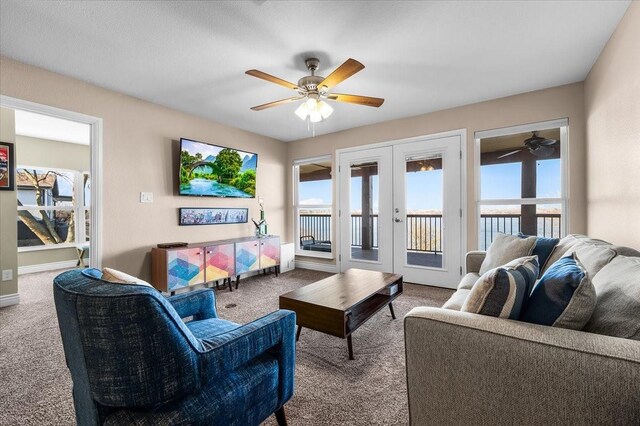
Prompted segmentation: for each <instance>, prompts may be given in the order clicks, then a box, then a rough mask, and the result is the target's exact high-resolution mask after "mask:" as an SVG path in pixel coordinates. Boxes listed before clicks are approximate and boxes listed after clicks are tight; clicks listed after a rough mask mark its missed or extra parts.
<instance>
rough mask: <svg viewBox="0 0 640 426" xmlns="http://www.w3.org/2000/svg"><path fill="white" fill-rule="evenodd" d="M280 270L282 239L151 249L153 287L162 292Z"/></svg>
mask: <svg viewBox="0 0 640 426" xmlns="http://www.w3.org/2000/svg"><path fill="white" fill-rule="evenodd" d="M267 268H274V270H275V273H276V275H277V274H278V272H279V268H280V237H277V236H266V237H262V238H256V237H245V238H235V239H229V240H221V241H207V242H204V243H197V244H189V245H188V246H185V247H176V248H153V249H151V283H152V284H153V286H154V287H155V288H157V289H158V290H160V291H165V292H170V293H173V292H175V291H176V290H179V289H182V288H188V287H190V286H195V285H198V284H205V283H210V282H215V281H218V280H225V281H228V282H229V290H231V289H232V287H231V278H232V277H234V276H235V277H236V288H238V283H239V282H240V275H241V274H244V273H247V272H252V271H259V270H261V269H267Z"/></svg>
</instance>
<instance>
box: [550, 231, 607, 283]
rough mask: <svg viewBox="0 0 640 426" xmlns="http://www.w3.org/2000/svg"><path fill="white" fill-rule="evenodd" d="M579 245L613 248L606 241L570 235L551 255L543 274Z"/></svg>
mask: <svg viewBox="0 0 640 426" xmlns="http://www.w3.org/2000/svg"><path fill="white" fill-rule="evenodd" d="M578 243H587V244H593V245H600V246H607V247H611V244H609V243H608V242H606V241H603V240H598V239H596V238H589V237H587V236H586V235H581V234H570V235H567V236H566V237H564V238H561V239H560V241H559V242H558V244H557V245H556V246H555V248H554V249H553V251H552V252H551V255H550V256H549V258H548V259H547V262H546V263H545V264H544V265H543V266H542V274H544V273H545V272H547V270H548V269H549V268H550V267H551V265H553V264H554V263H556V262H557V261H558V260H559V259H560V258H562V257H564V256H566V255H567V254H569V253H571V251H570V250H571V249H572V248H573V247H574V246H575V245H576V244H578Z"/></svg>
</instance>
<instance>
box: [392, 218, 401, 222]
mask: <svg viewBox="0 0 640 426" xmlns="http://www.w3.org/2000/svg"><path fill="white" fill-rule="evenodd" d="M393 220H394V221H395V222H396V223H400V222H402V219H400V218H398V217H396V218H395V219H393Z"/></svg>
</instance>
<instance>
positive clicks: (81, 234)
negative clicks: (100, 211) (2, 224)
mask: <svg viewBox="0 0 640 426" xmlns="http://www.w3.org/2000/svg"><path fill="white" fill-rule="evenodd" d="M20 169H27V170H28V169H32V170H33V169H35V170H46V171H52V172H60V173H69V174H72V175H73V198H72V201H71V202H72V205H71V206H38V205H36V204H25V205H22V206H17V210H16V212H18V211H25V210H27V211H28V210H44V211H72V212H73V214H74V235H75V242H73V243H66V242H64V243H60V244H43V245H39V246H24V247H18V253H24V252H32V251H40V250H54V249H64V248H76V247H78V246H79V245H84V244H88V243H89V242H90V239H89V240H88V239H87V237H90V235H87V234H86V232H85V226H86V225H85V224H86V215H85V210H86V212H87V214H89V217H90V216H91V206H85V202H84V178H83V176H84V175H85V174H87V175H89V178H91V174H90V173H89V172H86V171H79V170H71V169H64V168H61V167H47V166H29V165H16V173H17V171H18V170H20ZM18 190H19V188H18V187H17V186H16V200H17V197H18ZM74 200H75V201H74ZM17 219H18V220H20V218H19V217H18V218H17ZM16 226H17V224H16Z"/></svg>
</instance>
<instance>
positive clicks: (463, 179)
mask: <svg viewBox="0 0 640 426" xmlns="http://www.w3.org/2000/svg"><path fill="white" fill-rule="evenodd" d="M448 136H459V137H460V150H461V154H460V157H461V158H460V161H461V164H460V165H461V167H460V173H461V175H460V187H461V188H460V192H461V193H460V206H461V209H462V218H461V222H462V232H461V233H460V235H461V237H460V238H461V241H460V249H461V253H460V256H461V259H462V268H463V272H464V259H465V255H466V253H467V251H468V244H467V242H468V237H467V234H468V217H469V203H468V197H467V195H468V192H469V191H468V181H467V179H468V176H469V174H468V170H467V168H468V163H467V146H468V141H467V129H466V128H462V129H455V130H448V131H445V132H439V133H432V134H427V135H421V136H413V137H409V138H402V139H394V140H390V141H385V142H378V143H373V144H369V145H358V146H354V147H349V148H340V149H336V151H335V156H334V158H335V165H336V168H337V166H338V165H339V164H340V154H342V153H348V152H352V151H361V150H364V149H369V148H380V147H385V146H394V145H399V144H403V143H411V142H418V141H425V140H430V139H440V138H444V137H448ZM340 172H341V171H340V170H338V179H336V184H335V185H336V198H335V200H336V206H337V209H336V213H337V212H339V211H340V210H341V208H340V207H341V206H340V185H339V179H340V177H339V175H340ZM339 220H340V217H338V221H339ZM336 240H337V241H339V242H341V241H342V234H341V231H340V226H337V227H336ZM340 246H341V244H338V248H337V251H336V258H337V260H336V265H337V266H338V270H341V269H342V264H341V263H342V251H341V248H340Z"/></svg>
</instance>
